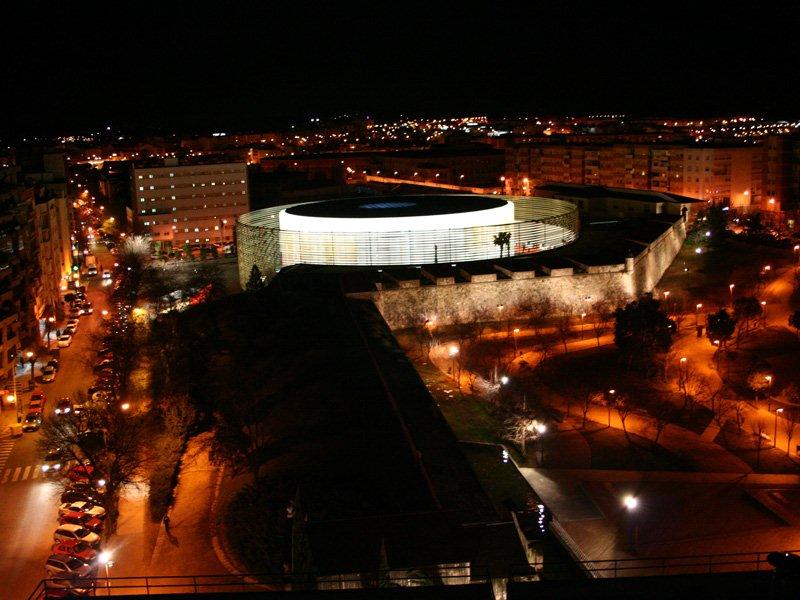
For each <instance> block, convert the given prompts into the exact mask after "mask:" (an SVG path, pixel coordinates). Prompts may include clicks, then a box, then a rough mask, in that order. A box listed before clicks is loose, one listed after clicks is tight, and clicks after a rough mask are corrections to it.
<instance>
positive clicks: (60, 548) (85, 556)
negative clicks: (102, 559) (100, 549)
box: [50, 540, 97, 563]
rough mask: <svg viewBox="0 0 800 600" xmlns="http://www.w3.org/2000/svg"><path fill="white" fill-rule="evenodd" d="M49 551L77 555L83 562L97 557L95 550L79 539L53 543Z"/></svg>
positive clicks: (88, 561)
mask: <svg viewBox="0 0 800 600" xmlns="http://www.w3.org/2000/svg"><path fill="white" fill-rule="evenodd" d="M50 551H51V552H52V553H53V554H67V555H69V556H77V557H78V558H80V559H81V560H82V561H83V562H85V563H90V562H92V561H93V560H94V559H95V558H96V557H97V550H95V549H94V548H92V547H91V546H90V545H89V544H87V543H86V542H82V541H80V540H61V541H60V542H56V543H55V544H53V547H52V548H51V549H50Z"/></svg>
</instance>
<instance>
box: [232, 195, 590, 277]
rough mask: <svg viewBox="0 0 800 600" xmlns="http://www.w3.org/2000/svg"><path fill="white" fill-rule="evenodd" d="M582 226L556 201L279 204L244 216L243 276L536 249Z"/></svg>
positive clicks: (421, 198)
mask: <svg viewBox="0 0 800 600" xmlns="http://www.w3.org/2000/svg"><path fill="white" fill-rule="evenodd" d="M578 223H579V221H578V210H577V207H576V206H575V205H574V204H572V203H571V202H568V201H565V200H558V199H554V198H531V197H512V196H497V195H491V196H478V195H415V196H372V197H362V198H347V199H341V200H324V201H321V202H306V203H302V204H291V205H284V206H276V207H272V208H265V209H262V210H256V211H253V212H250V213H247V214H245V215H242V216H241V217H240V218H239V220H238V222H237V230H236V231H237V249H238V253H239V276H240V280H241V282H242V285H243V286H244V284H245V283H246V282H247V280H248V278H249V276H250V271H251V269H252V266H253V265H254V264H256V265H258V267H259V269H260V270H261V272H262V273H264V274H265V275H269V274H272V273H274V272H276V271H278V270H279V269H281V268H282V267H286V266H289V265H293V264H299V263H303V264H314V265H341V266H354V267H358V266H390V265H410V266H417V265H424V264H433V263H440V262H441V263H457V262H465V261H475V260H485V259H490V258H497V257H498V256H500V254H501V252H502V253H503V255H505V256H515V255H521V254H531V253H534V252H539V251H542V250H549V249H552V248H555V247H558V246H563V245H564V244H568V243H570V242H572V241H574V240H575V239H576V238H577V235H578V227H579V225H578ZM499 234H508V235H505V236H499ZM501 239H504V241H505V243H504V244H502V245H500V244H499V243H498V242H499V241H501Z"/></svg>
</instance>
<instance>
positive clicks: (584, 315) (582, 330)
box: [581, 312, 586, 339]
mask: <svg viewBox="0 0 800 600" xmlns="http://www.w3.org/2000/svg"><path fill="white" fill-rule="evenodd" d="M585 318H586V313H585V312H582V313H581V339H583V334H584V328H583V320H584V319H585Z"/></svg>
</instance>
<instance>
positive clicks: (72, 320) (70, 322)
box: [65, 317, 81, 331]
mask: <svg viewBox="0 0 800 600" xmlns="http://www.w3.org/2000/svg"><path fill="white" fill-rule="evenodd" d="M80 324H81V322H80V320H79V319H78V318H77V317H72V318H70V319H68V320H67V327H66V328H65V329H69V328H70V327H72V328H73V329H74V330H75V331H77V330H78V326H79V325H80Z"/></svg>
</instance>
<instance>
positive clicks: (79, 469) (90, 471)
mask: <svg viewBox="0 0 800 600" xmlns="http://www.w3.org/2000/svg"><path fill="white" fill-rule="evenodd" d="M93 476H94V467H93V466H92V465H75V466H74V467H72V468H71V469H70V470H69V471H67V477H69V478H70V479H71V480H72V481H77V482H80V483H89V481H90V480H91V479H92V477H93Z"/></svg>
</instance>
